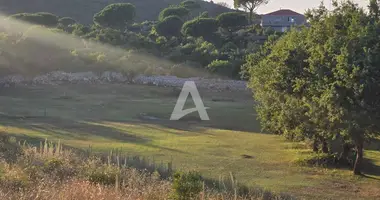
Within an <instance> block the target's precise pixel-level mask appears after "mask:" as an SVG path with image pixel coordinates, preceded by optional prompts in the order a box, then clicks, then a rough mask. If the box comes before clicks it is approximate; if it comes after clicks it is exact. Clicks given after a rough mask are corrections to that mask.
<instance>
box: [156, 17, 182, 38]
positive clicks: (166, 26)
mask: <svg viewBox="0 0 380 200" xmlns="http://www.w3.org/2000/svg"><path fill="white" fill-rule="evenodd" d="M182 25H183V21H182V19H181V18H179V17H178V16H169V17H166V18H164V19H163V20H162V21H160V22H158V23H157V25H156V26H155V29H156V32H157V33H158V34H159V35H162V36H165V37H172V36H179V35H181V28H182Z"/></svg>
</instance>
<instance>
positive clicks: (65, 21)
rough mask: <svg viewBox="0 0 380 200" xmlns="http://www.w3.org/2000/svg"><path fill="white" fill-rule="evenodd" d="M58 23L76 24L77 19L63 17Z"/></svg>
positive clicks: (65, 24)
mask: <svg viewBox="0 0 380 200" xmlns="http://www.w3.org/2000/svg"><path fill="white" fill-rule="evenodd" d="M58 23H60V24H62V25H64V26H69V25H74V24H76V23H77V22H76V21H75V19H73V18H71V17H62V18H60V19H59V20H58Z"/></svg>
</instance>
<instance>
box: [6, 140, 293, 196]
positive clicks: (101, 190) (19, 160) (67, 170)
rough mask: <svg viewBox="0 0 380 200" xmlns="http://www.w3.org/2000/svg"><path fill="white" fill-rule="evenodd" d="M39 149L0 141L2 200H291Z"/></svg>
mask: <svg viewBox="0 0 380 200" xmlns="http://www.w3.org/2000/svg"><path fill="white" fill-rule="evenodd" d="M41 144H42V145H41V146H40V147H39V148H36V147H32V146H28V145H26V144H25V143H24V145H22V146H21V145H20V143H19V144H17V143H16V142H15V141H13V142H12V141H10V138H9V136H7V135H0V147H1V152H0V156H1V162H0V170H1V173H0V197H1V199H52V198H53V199H81V200H84V199H89V200H90V199H96V200H99V199H152V200H153V199H179V200H180V199H241V200H243V199H247V200H248V199H252V200H253V199H291V198H290V197H285V196H283V197H282V196H278V195H273V194H271V193H269V192H266V191H263V190H258V189H255V190H249V189H245V190H242V189H243V188H241V187H239V186H238V185H237V183H234V179H232V181H231V182H232V184H230V185H231V186H232V187H231V188H229V189H230V190H228V189H227V188H225V189H222V188H216V187H209V186H208V185H205V181H204V180H202V177H201V176H200V175H199V174H198V173H196V172H193V171H189V172H176V173H174V174H173V176H170V177H168V179H167V180H164V179H163V177H162V175H163V174H160V173H159V171H154V172H149V171H146V170H136V169H135V168H130V167H129V166H130V164H134V163H136V161H138V160H130V159H128V160H127V159H125V160H124V159H123V160H121V161H119V158H120V159H121V157H119V156H117V162H116V163H115V162H111V159H113V156H108V157H107V158H108V161H107V162H105V161H102V159H101V157H99V156H91V155H90V154H78V153H74V152H73V151H70V150H67V149H66V150H65V149H63V148H62V146H61V144H60V143H58V144H52V143H49V142H47V141H45V142H44V143H41ZM112 161H113V160H112ZM139 164H145V163H143V162H141V161H140V163H139ZM153 169H154V168H153ZM171 179H173V180H172V182H169V180H171ZM221 184H225V182H223V183H221Z"/></svg>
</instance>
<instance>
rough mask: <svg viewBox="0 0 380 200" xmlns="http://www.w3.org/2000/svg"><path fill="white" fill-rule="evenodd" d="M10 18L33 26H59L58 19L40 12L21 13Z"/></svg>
mask: <svg viewBox="0 0 380 200" xmlns="http://www.w3.org/2000/svg"><path fill="white" fill-rule="evenodd" d="M10 18H12V19H18V20H22V21H25V22H28V23H32V24H38V25H42V26H48V27H53V26H56V25H57V24H58V17H57V16H56V15H53V14H51V13H45V12H39V13H19V14H15V15H11V16H10Z"/></svg>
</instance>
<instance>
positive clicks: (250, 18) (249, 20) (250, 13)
mask: <svg viewBox="0 0 380 200" xmlns="http://www.w3.org/2000/svg"><path fill="white" fill-rule="evenodd" d="M252 17H253V9H249V19H248V23H249V25H251V24H252Z"/></svg>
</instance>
